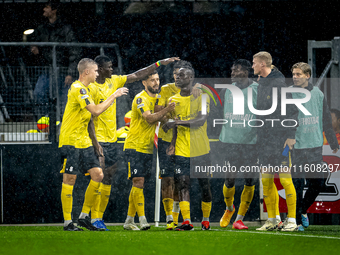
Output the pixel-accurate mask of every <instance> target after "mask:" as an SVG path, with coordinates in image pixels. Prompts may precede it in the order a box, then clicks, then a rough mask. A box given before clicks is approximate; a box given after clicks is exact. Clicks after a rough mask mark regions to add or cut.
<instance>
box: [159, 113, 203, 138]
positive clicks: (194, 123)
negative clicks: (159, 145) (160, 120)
mask: <svg viewBox="0 0 340 255" xmlns="http://www.w3.org/2000/svg"><path fill="white" fill-rule="evenodd" d="M207 118H208V115H202V114H201V112H198V115H197V117H196V118H195V119H192V120H175V121H170V122H167V123H165V124H164V125H163V127H162V128H163V130H164V132H166V133H167V132H168V130H169V129H172V128H174V127H175V126H184V127H200V126H203V125H204V123H205V122H206V120H207Z"/></svg>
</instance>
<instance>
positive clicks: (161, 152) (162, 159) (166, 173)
mask: <svg viewBox="0 0 340 255" xmlns="http://www.w3.org/2000/svg"><path fill="white" fill-rule="evenodd" d="M169 146H170V143H169V142H165V141H163V140H162V139H158V159H159V175H160V177H174V175H175V165H174V156H169V155H167V154H166V149H167V148H168V147H169Z"/></svg>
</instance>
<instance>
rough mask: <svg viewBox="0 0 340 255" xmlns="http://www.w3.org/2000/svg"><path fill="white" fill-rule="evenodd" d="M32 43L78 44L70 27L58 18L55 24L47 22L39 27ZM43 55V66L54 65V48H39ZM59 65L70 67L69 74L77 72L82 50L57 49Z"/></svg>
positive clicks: (73, 48) (75, 48)
mask: <svg viewBox="0 0 340 255" xmlns="http://www.w3.org/2000/svg"><path fill="white" fill-rule="evenodd" d="M31 41H32V42H77V40H76V37H75V34H74V32H73V30H72V28H71V26H70V25H67V24H65V23H64V22H63V21H62V20H61V19H60V18H58V19H57V20H56V21H55V22H54V23H53V24H51V23H50V22H48V21H47V22H46V23H44V24H42V25H40V26H38V27H37V28H36V29H35V31H34V33H33V35H32V39H31ZM38 48H39V53H40V54H39V55H41V57H42V58H41V63H40V64H41V65H51V64H52V47H38ZM56 51H57V65H58V66H60V67H61V66H63V67H68V68H69V70H68V73H69V74H71V73H72V72H74V71H76V68H77V63H78V61H79V58H80V53H81V49H80V48H78V47H57V48H56Z"/></svg>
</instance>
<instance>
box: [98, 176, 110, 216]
mask: <svg viewBox="0 0 340 255" xmlns="http://www.w3.org/2000/svg"><path fill="white" fill-rule="evenodd" d="M99 192H100V193H99V196H97V197H98V198H99V199H100V202H99V204H98V205H97V206H98V207H97V208H95V210H96V211H97V212H98V218H99V219H102V218H103V215H104V212H105V210H106V207H107V204H108V203H109V199H110V194H111V185H106V184H103V183H101V185H100V188H99ZM97 200H98V199H96V201H97ZM94 219H96V218H94Z"/></svg>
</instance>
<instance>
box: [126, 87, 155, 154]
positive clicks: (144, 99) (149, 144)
mask: <svg viewBox="0 0 340 255" xmlns="http://www.w3.org/2000/svg"><path fill="white" fill-rule="evenodd" d="M156 99H157V97H150V96H149V95H148V93H147V92H146V91H145V90H143V91H142V92H140V93H139V94H137V95H136V97H135V98H134V99H133V102H132V114H131V124H130V131H129V133H128V135H127V137H126V140H125V145H124V150H125V149H134V150H136V151H138V152H141V153H146V154H152V153H153V141H154V137H155V129H156V123H155V124H152V125H150V124H149V123H148V122H147V121H146V120H145V119H144V118H143V116H142V115H143V113H144V112H146V111H150V112H151V114H152V113H154V108H155V103H156Z"/></svg>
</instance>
